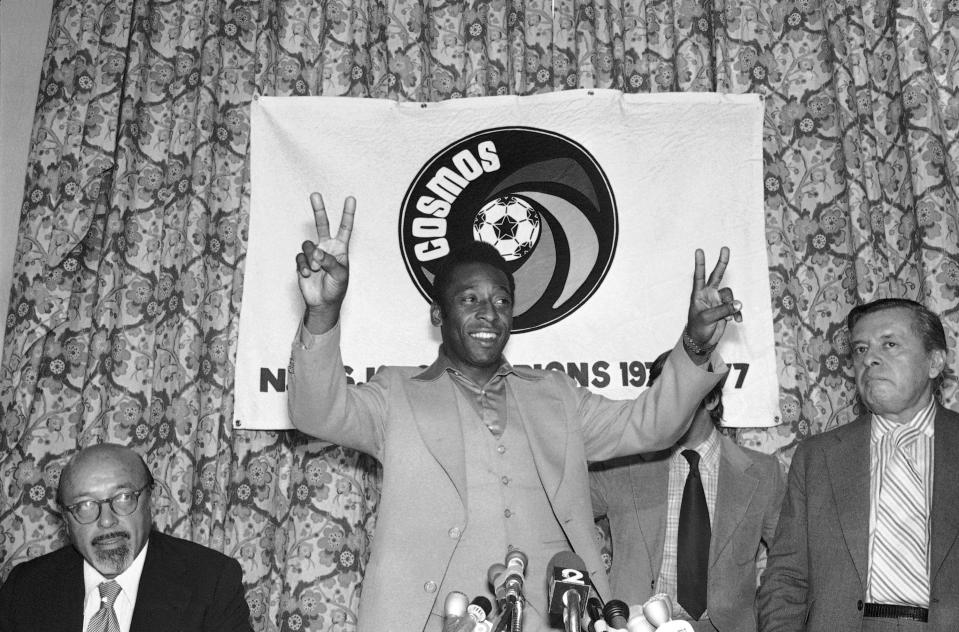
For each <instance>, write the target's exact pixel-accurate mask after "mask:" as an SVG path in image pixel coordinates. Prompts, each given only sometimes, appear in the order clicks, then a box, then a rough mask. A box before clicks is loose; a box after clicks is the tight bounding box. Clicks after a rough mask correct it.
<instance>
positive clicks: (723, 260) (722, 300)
mask: <svg viewBox="0 0 959 632" xmlns="http://www.w3.org/2000/svg"><path fill="white" fill-rule="evenodd" d="M728 264H729V248H726V247H725V246H723V248H722V249H721V250H720V251H719V261H717V262H716V267H715V268H713V271H712V272H711V273H710V274H709V281H708V282H707V281H706V255H705V254H704V253H703V251H702V250H700V249H698V248H697V249H696V270H695V272H694V273H693V291H692V294H691V295H690V297H689V313H688V314H687V317H686V329H685V330H684V332H683V346H684V347H685V349H686V353H687V354H689V357H690V358H691V359H692V360H693V361H694V362H697V363H699V364H701V363H703V362H705V361H706V359H707V358H708V357H709V354H710V352H711V351H712V350H713V348H714V347H715V346H716V344H717V343H718V342H719V339H720V338H722V337H723V332H725V331H726V322H727V321H729V319H730V318H732V319H734V320H735V321H736V322H737V323H738V322H742V320H743V317H742V314H741V313H740V310H741V309H742V303H740V302H739V301H737V300H734V299H733V291H732V290H731V289H730V288H728V287H719V286H720V284H721V283H722V281H723V274H725V272H726V266H727V265H728Z"/></svg>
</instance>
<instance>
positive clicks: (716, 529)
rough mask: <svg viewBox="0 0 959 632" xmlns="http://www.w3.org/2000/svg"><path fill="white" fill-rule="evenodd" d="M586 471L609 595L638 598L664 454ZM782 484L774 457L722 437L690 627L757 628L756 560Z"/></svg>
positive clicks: (742, 631)
mask: <svg viewBox="0 0 959 632" xmlns="http://www.w3.org/2000/svg"><path fill="white" fill-rule="evenodd" d="M656 456H657V457H659V458H651V457H647V459H646V460H642V459H638V458H636V459H631V460H630V461H629V462H628V464H627V465H624V466H619V467H610V468H606V469H600V470H598V471H595V472H591V473H590V488H591V492H592V500H593V510H594V512H595V513H596V514H597V515H603V514H605V515H607V516H608V517H609V523H610V533H611V535H612V539H613V566H612V569H611V572H610V585H611V587H612V591H613V597H615V598H616V599H622V600H624V601H626V602H627V603H629V604H641V603H643V602H645V601H646V600H647V599H649V597H650V596H652V594H653V593H654V592H655V586H656V580H657V578H658V577H659V571H660V567H661V566H662V563H663V546H664V543H665V539H666V503H667V498H666V496H667V491H668V486H669V458H668V457H669V452H666V453H661V454H657V455H656ZM784 489H785V482H784V481H783V475H782V470H781V469H780V467H779V462H778V461H777V460H776V458H775V457H773V456H770V455H768V454H762V453H760V452H756V451H755V450H749V449H746V448H741V447H739V446H737V445H736V444H735V443H733V441H732V440H731V439H729V438H728V437H725V436H720V457H719V480H718V485H717V493H716V508H715V516H714V517H713V521H712V522H713V524H712V539H711V541H710V544H709V571H708V577H707V584H706V607H707V610H708V612H709V620H707V621H695V622H693V624H692V625H693V628H694V629H695V630H697V631H698V630H707V631H710V632H712V631H713V630H721V631H722V632H750V631H753V632H755V630H756V558H757V554H758V553H759V551H760V548H761V544H762V543H763V542H765V543H767V545H768V543H769V541H770V540H771V539H772V535H773V532H774V531H775V529H776V521H777V519H778V517H779V508H780V506H781V505H782V498H783V491H784Z"/></svg>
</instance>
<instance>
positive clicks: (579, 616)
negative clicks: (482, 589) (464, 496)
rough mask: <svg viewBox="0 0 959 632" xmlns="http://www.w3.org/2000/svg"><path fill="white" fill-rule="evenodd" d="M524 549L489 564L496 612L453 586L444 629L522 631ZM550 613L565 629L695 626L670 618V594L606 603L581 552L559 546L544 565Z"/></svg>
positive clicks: (602, 631)
mask: <svg viewBox="0 0 959 632" xmlns="http://www.w3.org/2000/svg"><path fill="white" fill-rule="evenodd" d="M528 561H529V560H528V559H527V557H526V555H525V554H524V553H523V552H522V551H518V550H515V549H514V550H511V551H510V552H509V553H507V554H506V559H505V563H496V564H493V565H492V566H490V568H489V571H488V572H487V574H486V575H487V580H488V581H489V583H490V586H491V587H492V589H493V595H494V596H495V598H496V607H497V612H498V615H495V616H494V614H493V604H492V603H491V602H490V600H489V599H487V598H486V597H483V596H482V595H481V596H478V597H476V598H475V599H473V600H472V601H470V599H469V597H467V596H466V594H464V593H462V592H459V591H453V592H451V593H449V594H448V595H447V596H446V603H445V608H444V613H445V617H444V622H443V632H522V630H523V616H524V613H525V607H526V595H525V588H526V567H527V564H528ZM546 580H547V584H548V594H547V601H548V604H549V615H550V617H554V618H556V619H559V618H562V621H563V626H564V630H565V632H583V631H584V630H585V631H586V632H693V628H692V626H691V625H690V624H689V622H687V621H677V620H674V619H673V618H672V613H673V606H672V601H671V600H670V598H669V595H666V594H662V593H660V594H657V595H653V596H652V597H650V598H649V599H648V600H647V601H646V603H644V604H642V605H641V606H639V605H636V606H632V607H630V606H628V605H627V604H626V603H625V602H623V601H620V600H618V599H612V600H610V601H608V602H606V603H605V604H604V603H603V602H602V601H601V600H600V599H598V598H597V597H590V590H591V588H592V584H591V583H590V581H589V572H588V571H587V569H586V563H585V562H583V560H582V558H580V557H579V556H578V555H576V554H575V553H573V552H572V551H561V552H559V553H557V554H556V555H554V556H553V557H552V559H551V560H550V561H549V565H548V566H547V571H546Z"/></svg>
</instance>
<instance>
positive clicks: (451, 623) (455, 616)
mask: <svg viewBox="0 0 959 632" xmlns="http://www.w3.org/2000/svg"><path fill="white" fill-rule="evenodd" d="M468 604H469V597H467V596H466V594H465V593H461V592H460V591H458V590H454V591H452V592H450V593H449V594H448V595H446V602H445V603H444V604H443V612H444V616H443V632H473V630H474V628H475V625H476V622H475V621H474V620H473V619H472V617H469V616H467V615H466V611H467V607H468Z"/></svg>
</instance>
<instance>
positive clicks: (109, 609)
mask: <svg viewBox="0 0 959 632" xmlns="http://www.w3.org/2000/svg"><path fill="white" fill-rule="evenodd" d="M97 588H99V589H100V609H99V610H97V611H96V613H95V614H94V615H93V618H92V619H90V624H89V625H88V626H87V632H120V624H119V623H117V613H116V612H114V611H113V602H114V601H116V600H117V595H119V594H120V584H118V583H116V582H115V581H113V580H112V579H111V580H110V581H108V582H103V583H102V584H100V585H99V586H97Z"/></svg>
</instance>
